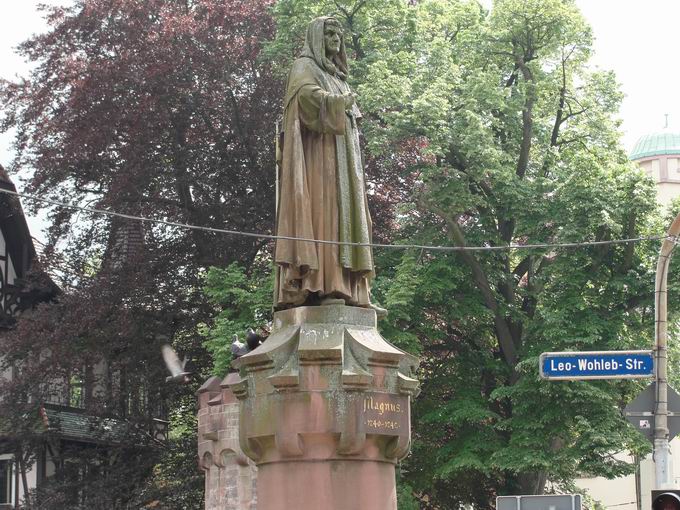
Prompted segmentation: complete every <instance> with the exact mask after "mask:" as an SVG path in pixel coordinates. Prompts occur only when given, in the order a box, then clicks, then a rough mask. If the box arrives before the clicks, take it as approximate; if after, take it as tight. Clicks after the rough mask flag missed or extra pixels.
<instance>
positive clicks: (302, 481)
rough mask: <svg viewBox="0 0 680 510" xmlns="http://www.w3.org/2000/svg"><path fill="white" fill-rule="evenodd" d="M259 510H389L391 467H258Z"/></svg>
mask: <svg viewBox="0 0 680 510" xmlns="http://www.w3.org/2000/svg"><path fill="white" fill-rule="evenodd" d="M258 475H259V477H258V480H257V484H258V489H257V491H258V496H259V505H260V508H266V509H267V510H293V509H296V510H321V509H323V510H392V509H396V508H397V493H396V488H395V476H394V475H395V474H394V465H393V464H391V463H386V462H372V461H359V460H357V461H348V460H344V461H322V462H305V461H302V462H279V463H276V464H264V465H260V467H259V473H258Z"/></svg>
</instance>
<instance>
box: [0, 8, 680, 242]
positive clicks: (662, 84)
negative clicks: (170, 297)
mask: <svg viewBox="0 0 680 510" xmlns="http://www.w3.org/2000/svg"><path fill="white" fill-rule="evenodd" d="M481 1H482V3H483V4H485V5H486V6H490V5H491V3H492V0H481ZM5 2H6V3H8V4H9V5H6V6H4V9H3V12H2V16H1V17H0V78H5V79H14V78H16V77H17V76H21V75H25V74H26V73H27V72H28V71H29V69H30V67H29V66H28V65H27V64H26V63H25V62H23V61H22V59H21V57H19V56H18V55H16V53H15V52H14V48H15V47H16V45H17V44H19V43H20V42H21V41H23V40H25V39H26V38H27V37H29V36H30V35H31V34H34V33H40V32H42V31H44V30H45V28H46V24H45V22H44V20H43V19H42V14H41V13H40V12H38V10H37V6H38V4H53V5H57V4H64V3H66V4H68V3H69V1H68V0H13V1H11V2H8V1H7V0H5ZM576 4H577V5H578V6H579V8H580V9H581V12H582V13H583V15H584V16H585V18H586V21H587V22H588V23H589V24H590V25H591V27H592V29H593V33H594V36H595V54H594V56H593V59H592V65H593V66H595V67H599V68H601V69H607V70H612V71H614V72H615V73H616V76H617V79H618V81H619V83H620V86H621V90H622V91H623V92H624V94H625V99H624V101H623V104H622V107H621V111H620V118H621V120H622V122H623V123H622V131H623V144H624V147H625V148H626V149H627V150H628V151H630V150H631V149H632V148H633V145H634V144H635V142H636V140H638V138H640V137H641V136H643V135H645V134H649V133H652V132H656V131H661V130H662V129H663V128H664V124H665V115H666V114H668V115H669V129H671V130H673V131H678V132H680V65H678V64H677V61H678V56H679V55H678V54H679V53H680V40H679V39H678V35H677V33H678V31H677V23H678V20H679V19H680V1H678V0H644V1H640V0H576ZM11 160H12V151H11V137H10V136H8V135H6V134H5V135H0V163H2V164H4V165H7V164H8V163H9V162H10V161H11ZM17 184H19V187H20V183H17ZM29 220H30V218H29ZM33 222H35V224H36V227H37V228H34V227H33V225H31V229H32V232H33V235H34V236H36V237H38V238H40V237H41V236H40V232H39V230H40V229H41V228H42V225H39V223H40V222H36V221H35V220H33ZM29 223H31V222H30V221H29Z"/></svg>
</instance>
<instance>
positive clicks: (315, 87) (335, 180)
mask: <svg viewBox="0 0 680 510" xmlns="http://www.w3.org/2000/svg"><path fill="white" fill-rule="evenodd" d="M347 76H348V68H347V54H346V52H345V44H344V40H343V33H342V28H341V26H340V24H339V22H338V21H337V20H336V19H334V18H331V17H321V18H317V19H315V20H313V21H312V22H311V23H310V24H309V26H308V28H307V36H306V40H305V46H304V49H303V50H302V53H301V54H300V56H299V58H298V59H297V60H295V62H294V64H293V67H292V69H291V71H290V74H289V76H288V83H287V86H286V96H285V99H284V113H283V147H282V151H281V154H280V185H279V204H278V210H277V229H276V231H277V235H279V236H286V237H294V238H300V239H318V240H325V241H336V242H340V243H359V244H364V246H356V245H348V244H326V243H315V242H307V241H299V240H287V239H278V240H277V243H276V250H275V262H276V264H277V282H276V291H275V292H276V296H275V301H276V303H275V304H276V307H277V308H287V307H290V306H299V305H307V304H319V303H321V304H323V303H324V302H329V301H331V302H340V300H342V301H344V302H345V304H347V305H351V306H363V307H372V308H375V309H376V310H378V312H379V313H380V312H384V310H382V309H379V308H378V307H375V306H373V305H371V302H370V295H369V293H370V284H371V280H372V278H373V275H374V272H373V269H374V268H373V254H372V250H371V247H370V246H366V244H368V243H370V242H371V217H370V214H369V211H368V203H367V200H366V187H365V184H364V169H363V162H362V157H361V150H360V147H359V129H358V126H357V121H358V120H359V119H360V118H361V113H360V112H359V109H358V108H357V106H356V104H355V101H354V94H353V93H352V91H351V90H350V87H349V85H348V84H347Z"/></svg>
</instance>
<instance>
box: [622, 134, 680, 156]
mask: <svg viewBox="0 0 680 510" xmlns="http://www.w3.org/2000/svg"><path fill="white" fill-rule="evenodd" d="M669 154H680V133H670V132H668V131H664V132H661V133H653V134H651V135H645V136H643V137H642V138H640V139H639V140H638V141H637V143H636V144H635V147H634V148H633V151H632V152H631V153H630V159H632V160H636V159H642V158H651V157H654V156H666V155H669Z"/></svg>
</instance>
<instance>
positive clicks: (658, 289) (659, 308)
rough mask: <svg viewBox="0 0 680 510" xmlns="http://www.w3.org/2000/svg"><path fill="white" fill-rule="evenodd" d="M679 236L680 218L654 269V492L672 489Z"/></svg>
mask: <svg viewBox="0 0 680 510" xmlns="http://www.w3.org/2000/svg"><path fill="white" fill-rule="evenodd" d="M679 235H680V214H678V216H676V218H675V220H673V223H672V225H671V227H670V229H669V230H668V235H667V237H666V238H665V239H664V241H663V244H662V245H661V251H660V252H659V260H658V262H657V265H656V284H655V288H654V308H655V338H656V348H655V355H656V360H655V361H656V402H655V409H654V415H655V416H654V420H655V428H654V463H655V466H656V488H657V489H672V488H673V485H674V480H673V463H672V458H671V450H670V446H669V444H668V308H667V305H668V289H667V282H668V266H669V265H670V262H671V257H672V256H673V250H674V249H675V241H676V239H677V237H678V236H679Z"/></svg>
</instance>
